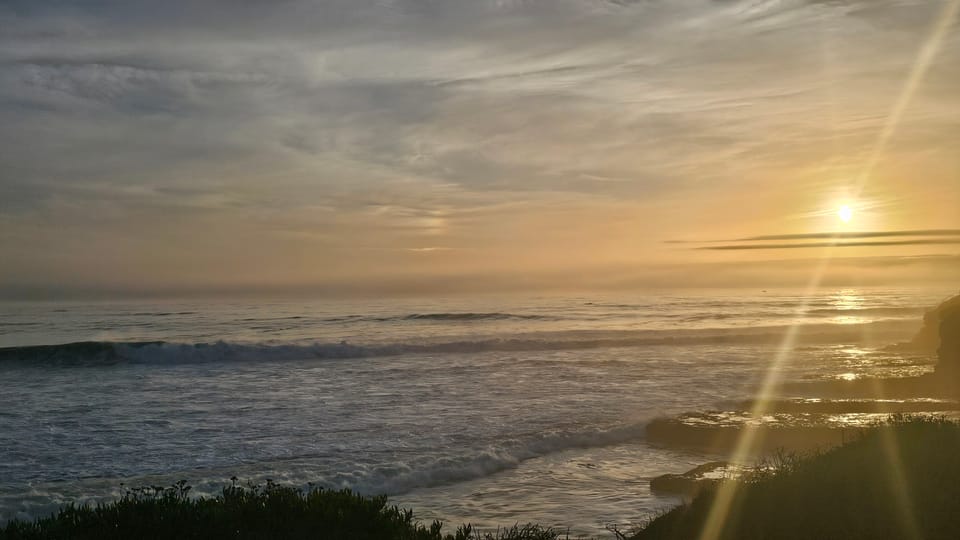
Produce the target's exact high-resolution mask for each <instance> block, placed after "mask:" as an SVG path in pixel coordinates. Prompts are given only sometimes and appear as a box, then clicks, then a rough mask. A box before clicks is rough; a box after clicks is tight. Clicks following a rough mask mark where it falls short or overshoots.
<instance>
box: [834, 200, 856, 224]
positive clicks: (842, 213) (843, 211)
mask: <svg viewBox="0 0 960 540" xmlns="http://www.w3.org/2000/svg"><path fill="white" fill-rule="evenodd" d="M837 216H839V217H840V221H842V222H844V223H850V220H851V219H853V209H852V208H850V206H849V205H846V204H845V205H843V206H841V207H840V209H839V210H837Z"/></svg>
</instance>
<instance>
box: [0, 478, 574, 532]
mask: <svg viewBox="0 0 960 540" xmlns="http://www.w3.org/2000/svg"><path fill="white" fill-rule="evenodd" d="M189 491H190V487H189V486H187V485H186V484H185V483H179V484H177V485H175V486H171V487H168V488H162V487H151V488H140V489H135V490H130V491H128V492H127V493H126V495H124V496H123V497H122V498H121V499H120V500H118V501H116V502H113V503H109V504H102V505H98V506H96V507H89V506H73V505H70V506H66V507H64V508H63V509H61V510H60V511H59V512H58V513H57V514H55V515H53V516H51V517H49V518H44V519H39V520H37V521H34V522H32V523H25V522H22V521H12V522H10V523H8V524H7V525H6V526H5V527H3V528H0V539H3V540H8V539H9V540H13V539H18V540H19V539H24V540H26V539H71V540H74V539H76V540H83V539H91V540H92V539H98V540H99V539H104V540H110V539H117V540H120V539H124V540H127V539H191V538H195V539H201V538H203V539H218V538H231V539H274V538H276V539H307V538H309V539H324V540H558V539H559V538H561V534H560V533H559V532H557V531H554V530H550V529H544V528H542V527H539V526H536V525H527V526H515V527H512V528H508V529H504V530H501V531H499V532H496V533H484V534H481V533H479V532H477V531H474V530H473V529H472V527H470V526H469V525H464V526H461V527H460V528H459V529H457V530H456V531H455V532H453V533H451V534H444V533H443V532H442V531H441V529H442V525H441V524H440V522H434V523H433V524H431V525H430V526H424V525H422V524H420V523H418V522H417V521H416V520H415V519H414V517H413V512H412V511H410V510H403V509H400V508H397V507H396V506H390V505H388V504H387V499H386V497H362V496H360V495H357V494H355V493H352V492H350V491H347V490H343V491H328V490H323V489H319V488H316V489H310V490H306V491H303V490H299V489H296V488H290V487H283V486H278V485H276V484H273V483H268V484H267V485H265V486H241V485H238V484H237V483H236V481H234V484H233V485H231V486H228V487H226V488H224V489H223V491H222V493H221V494H220V495H219V496H217V497H212V498H206V497H199V498H197V497H190V496H189Z"/></svg>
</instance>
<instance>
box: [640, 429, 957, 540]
mask: <svg viewBox="0 0 960 540" xmlns="http://www.w3.org/2000/svg"><path fill="white" fill-rule="evenodd" d="M769 465H770V466H769V467H766V468H758V469H757V471H756V472H754V473H752V474H749V475H747V476H746V477H744V478H743V479H742V480H739V481H737V484H736V485H737V487H738V489H737V490H736V495H735V496H734V499H733V504H732V506H731V511H730V512H729V514H728V518H727V520H726V526H725V527H724V528H723V529H722V534H721V535H720V538H722V539H724V540H753V539H777V540H791V539H838V540H839V539H844V540H857V539H868V538H869V539H877V538H889V539H913V538H917V539H920V538H922V539H924V540H936V539H951V540H953V539H956V538H960V425H958V424H957V423H956V422H952V421H947V420H943V419H922V418H895V419H893V420H892V421H891V422H890V423H889V424H887V425H884V426H881V427H878V428H876V429H871V430H868V431H866V432H865V433H864V435H863V436H862V437H860V438H858V439H857V440H854V441H853V442H850V443H847V444H845V445H843V446H840V447H837V448H834V449H833V450H829V451H826V452H823V453H818V454H814V455H809V456H806V457H797V456H782V455H781V456H779V457H778V458H777V459H774V460H773V461H772V462H771V463H770V464H769ZM716 493H717V491H716V488H714V489H710V490H706V491H704V492H701V493H700V494H699V495H698V496H697V497H696V498H694V499H693V501H691V502H690V503H689V504H687V505H684V506H681V507H678V508H675V509H673V510H671V511H670V512H667V513H666V514H664V515H662V516H660V517H659V518H657V519H655V520H653V521H652V522H650V523H649V524H648V525H647V526H646V527H645V528H644V529H643V530H641V531H640V532H638V533H637V534H636V536H634V537H633V538H634V539H635V540H664V539H670V540H679V539H696V538H699V537H700V531H701V529H702V527H703V525H704V523H705V522H706V520H707V516H708V514H709V513H710V509H711V507H712V504H713V502H714V500H715V498H716Z"/></svg>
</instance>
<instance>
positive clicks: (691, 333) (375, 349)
mask: <svg viewBox="0 0 960 540" xmlns="http://www.w3.org/2000/svg"><path fill="white" fill-rule="evenodd" d="M788 328H790V327H789V326H766V327H750V328H727V329H690V330H640V331H628V330H624V331H600V332H592V331H571V332H555V333H546V334H543V335H539V334H525V335H521V336H517V337H492V338H478V339H472V340H452V341H426V342H398V343H380V344H354V343H348V342H346V341H342V342H339V343H296V344H273V343H269V344H267V343H231V342H226V341H214V342H210V343H172V342H166V341H145V342H115V341H85V342H76V343H66V344H57V345H36V346H23V347H7V348H0V363H10V362H16V363H26V364H38V365H43V364H62V365H78V366H82V365H98V364H105V363H107V364H112V363H147V364H174V363H195V362H229V361H267V362H269V361H285V360H307V359H349V358H374V357H385V356H399V355H406V354H423V355H435V354H451V353H480V352H490V351H502V352H510V351H515V352H521V351H557V350H578V349H599V348H607V347H611V348H612V347H642V346H665V345H724V344H727V345H749V344H765V343H778V342H779V341H780V340H781V339H782V338H783V336H784V333H785V332H786V330H787V329H788ZM801 328H802V331H801V334H800V336H799V338H798V342H799V343H803V344H828V343H860V342H862V341H863V340H864V339H865V336H871V337H876V336H878V335H889V336H891V337H902V336H906V335H909V333H910V332H912V330H913V329H912V327H904V325H902V324H898V323H895V322H890V321H880V322H873V323H866V324H845V325H833V324H811V325H805V326H803V327H801Z"/></svg>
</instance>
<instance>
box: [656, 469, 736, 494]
mask: <svg viewBox="0 0 960 540" xmlns="http://www.w3.org/2000/svg"><path fill="white" fill-rule="evenodd" d="M739 474H740V469H739V468H736V467H732V466H731V465H730V464H729V463H727V462H726V461H711V462H710V463H704V464H703V465H700V466H699V467H695V468H693V469H690V470H689V471H687V472H685V473H683V474H664V475H661V476H658V477H656V478H654V479H652V480H650V491H652V492H654V493H655V494H661V495H681V496H683V497H687V498H693V497H695V496H696V495H697V494H698V493H700V492H701V491H702V490H704V489H706V488H709V487H711V486H714V485H716V484H717V483H718V482H719V481H720V480H722V479H725V478H731V477H735V476H738V475H739Z"/></svg>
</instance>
